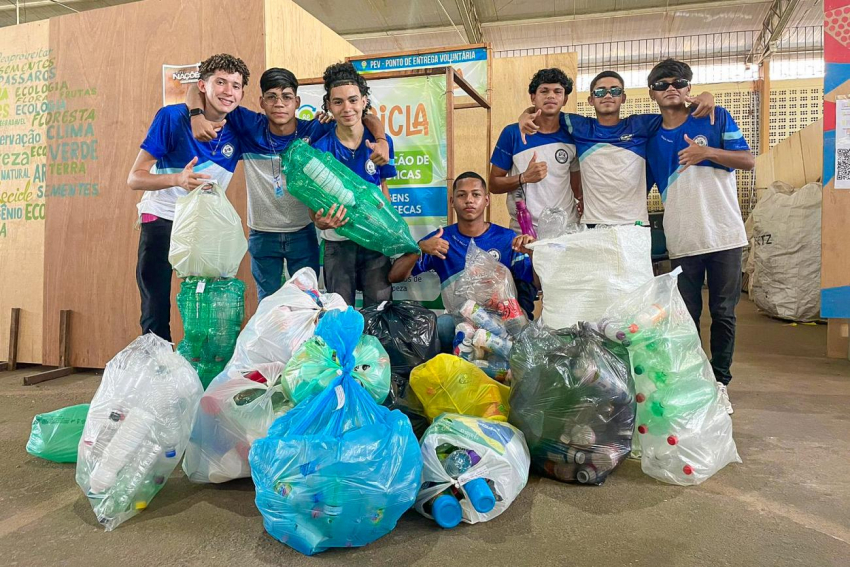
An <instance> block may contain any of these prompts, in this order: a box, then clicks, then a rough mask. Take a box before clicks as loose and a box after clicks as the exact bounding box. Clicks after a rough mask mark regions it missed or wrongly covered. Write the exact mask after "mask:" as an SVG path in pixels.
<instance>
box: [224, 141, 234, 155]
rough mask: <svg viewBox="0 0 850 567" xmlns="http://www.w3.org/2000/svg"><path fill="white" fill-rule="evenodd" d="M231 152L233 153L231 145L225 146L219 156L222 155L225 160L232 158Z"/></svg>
mask: <svg viewBox="0 0 850 567" xmlns="http://www.w3.org/2000/svg"><path fill="white" fill-rule="evenodd" d="M233 151H234V149H233V146H232V145H230V144H225V145H224V147H223V148H221V155H223V156H224V157H226V158H229V157H232V156H233Z"/></svg>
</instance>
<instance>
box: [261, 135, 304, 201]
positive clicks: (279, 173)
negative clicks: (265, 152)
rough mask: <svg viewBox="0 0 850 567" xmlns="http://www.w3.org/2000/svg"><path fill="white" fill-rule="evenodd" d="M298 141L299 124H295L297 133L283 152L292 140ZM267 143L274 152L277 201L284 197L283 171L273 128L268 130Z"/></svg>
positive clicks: (273, 161) (272, 162) (273, 162)
mask: <svg viewBox="0 0 850 567" xmlns="http://www.w3.org/2000/svg"><path fill="white" fill-rule="evenodd" d="M296 139H298V122H297V121H296V122H295V133H294V135H293V136H292V139H291V140H290V141H289V143H287V144H286V146H285V147H284V148H283V149H282V150H281V151H284V150H286V148H287V147H288V146H289V144H291V143H292V140H296ZM266 142H268V144H269V148H271V150H272V154H273V155H272V159H271V170H272V184H273V185H274V196H275V198H277V199H280V198H281V197H283V175H282V174H283V171H282V167H281V160H280V154H279V153H278V152H277V146H276V145H275V143H274V140H273V139H272V133H271V126H269V127H268V128H266ZM275 165H276V166H277V171H275Z"/></svg>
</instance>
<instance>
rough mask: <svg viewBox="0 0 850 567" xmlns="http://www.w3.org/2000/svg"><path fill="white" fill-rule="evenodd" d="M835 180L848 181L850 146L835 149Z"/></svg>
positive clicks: (849, 173)
mask: <svg viewBox="0 0 850 567" xmlns="http://www.w3.org/2000/svg"><path fill="white" fill-rule="evenodd" d="M835 180H836V181H850V148H838V149H837V150H835Z"/></svg>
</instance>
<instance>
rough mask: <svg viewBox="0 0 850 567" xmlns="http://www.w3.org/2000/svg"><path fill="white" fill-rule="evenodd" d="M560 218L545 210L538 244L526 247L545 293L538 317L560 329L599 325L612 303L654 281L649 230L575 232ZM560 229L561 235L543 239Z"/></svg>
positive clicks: (621, 228)
mask: <svg viewBox="0 0 850 567" xmlns="http://www.w3.org/2000/svg"><path fill="white" fill-rule="evenodd" d="M547 213H549V214H547ZM558 219H559V217H558V216H557V213H556V212H550V210H549V209H547V210H546V211H544V213H543V215H542V216H541V220H540V224H539V225H538V226H539V227H540V234H541V239H540V240H537V241H536V242H532V243H531V244H529V245H528V248H530V249H532V250H534V271H535V272H536V273H537V276H538V277H539V279H540V285H541V287H542V288H543V312H542V316H541V318H542V319H543V322H544V323H545V324H546V325H547V326H549V327H551V328H553V329H564V328H567V327H571V326H572V325H575V324H576V323H578V322H579V321H598V320H599V319H600V318H601V317H602V315H603V314H604V313H605V310H606V309H607V308H608V306H609V305H611V303H612V302H614V301H616V300H617V299H618V298H619V297H621V296H622V295H623V294H625V293H628V292H630V291H632V290H633V289H635V288H637V287H640V286H641V285H643V284H644V283H646V282H648V281H649V280H651V279H652V262H651V254H650V253H651V249H652V238H651V234H650V230H649V228H645V227H640V226H614V227H607V228H606V227H597V228H595V229H593V230H576V229H575V227H573V226H571V225H569V224H568V222H567V221H566V220H563V221H561V222H559V220H558ZM544 220H545V223H544ZM560 230H563V231H564V232H563V234H561V235H559V236H549V237H548V238H543V235H544V234H545V235H547V236H548V235H549V234H551V233H557V232H558V231H560Z"/></svg>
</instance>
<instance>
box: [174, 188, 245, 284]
mask: <svg viewBox="0 0 850 567" xmlns="http://www.w3.org/2000/svg"><path fill="white" fill-rule="evenodd" d="M247 251H248V241H247V240H246V239H245V231H244V229H243V228H242V219H240V218H239V213H237V212H236V209H234V208H233V205H231V204H230V201H228V200H227V196H226V195H225V194H224V189H222V188H221V186H220V185H219V184H218V183H216V182H215V181H210V182H208V183H204V184H203V185H201V186H200V187H198V188H197V189H194V190H192V191H190V192H189V194H188V195H185V196H183V197H180V198H179V199H177V205H176V207H175V210H174V226H173V227H172V229H171V248H170V249H169V251H168V261H169V262H170V263H171V265H172V267H174V269H175V270H176V271H177V275H178V277H181V278H185V277H189V276H200V277H203V278H232V277H234V276H235V275H236V272H237V271H238V270H239V264H240V263H241V262H242V258H243V257H244V256H245V252H247Z"/></svg>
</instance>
